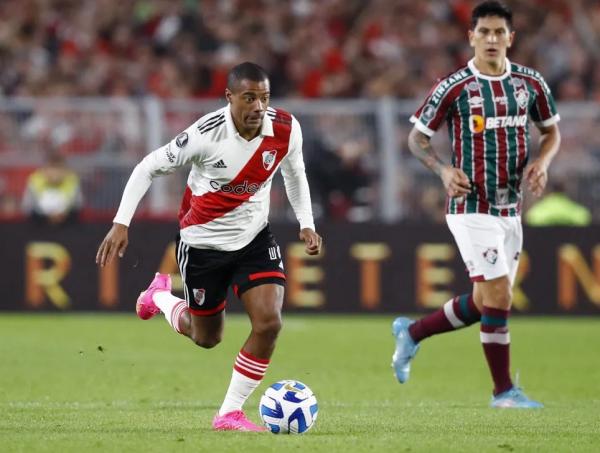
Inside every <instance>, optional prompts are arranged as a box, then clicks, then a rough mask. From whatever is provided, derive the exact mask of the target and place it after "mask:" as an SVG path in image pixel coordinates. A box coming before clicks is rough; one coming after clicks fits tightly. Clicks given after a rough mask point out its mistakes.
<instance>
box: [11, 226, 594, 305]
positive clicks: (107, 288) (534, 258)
mask: <svg viewBox="0 0 600 453" xmlns="http://www.w3.org/2000/svg"><path fill="white" fill-rule="evenodd" d="M176 229H177V227H176V225H175V224H165V223H153V222H137V223H135V224H134V226H132V228H131V231H130V241H131V242H130V246H129V249H128V251H127V254H126V256H125V257H124V258H123V259H122V260H119V262H118V263H116V264H115V265H112V266H109V267H106V268H104V269H99V268H97V267H96V265H95V263H94V258H95V253H96V248H97V246H98V244H99V243H100V241H101V239H102V238H103V237H104V235H105V234H106V232H107V231H108V225H106V224H83V225H78V226H71V227H65V228H54V229H53V228H41V227H35V226H33V225H29V224H16V223H13V224H3V225H0V232H1V234H2V236H1V237H2V246H1V252H2V261H1V263H0V269H1V275H2V277H3V278H2V284H1V285H0V294H1V297H0V301H1V302H0V304H1V305H0V307H1V308H2V309H3V310H31V311H36V310H45V311H48V310H51V311H56V310H132V309H133V306H134V302H135V299H136V297H137V296H138V294H139V292H140V291H141V290H143V289H145V288H146V287H147V285H148V283H149V281H150V280H151V278H152V276H153V274H154V272H155V271H161V272H169V273H171V274H173V283H174V287H175V288H176V289H178V290H180V289H181V279H180V277H179V274H178V271H177V266H176V263H175V254H174V243H173V238H174V235H175V233H176ZM272 229H273V231H274V232H275V234H276V236H277V238H278V240H279V243H280V245H281V248H282V252H283V254H284V257H285V264H286V272H287V274H288V285H287V291H286V309H287V310H301V311H309V312H323V311H324V312H393V313H401V312H416V311H421V310H425V309H427V308H434V307H438V306H440V305H441V304H442V303H444V302H445V301H446V300H448V299H450V298H451V297H452V296H453V295H455V294H462V293H464V292H466V291H468V290H469V288H470V283H469V281H468V278H467V275H466V272H465V270H464V265H463V263H462V261H461V259H460V256H459V255H458V252H457V249H456V247H455V246H454V242H453V240H452V237H451V235H450V233H449V232H448V230H447V228H446V227H445V226H415V227H411V226H388V225H349V224H337V225H336V224H332V225H329V226H325V227H322V228H321V229H320V233H321V234H322V235H323V237H324V240H325V242H324V243H325V249H324V255H323V256H322V257H317V258H313V257H309V256H307V255H305V254H304V251H303V250H304V248H303V245H302V244H301V243H299V242H298V240H297V228H296V227H295V226H290V225H273V227H272ZM514 295H515V308H516V309H517V310H518V311H521V312H528V313H554V314H561V313H574V314H600V234H599V233H598V228H588V229H575V228H573V229H571V228H548V229H526V231H525V250H524V252H523V254H522V256H521V265H520V269H519V275H518V278H517V282H516V284H515V288H514ZM228 310H231V311H239V310H240V303H239V302H238V301H237V300H235V298H233V297H231V298H230V299H229V303H228Z"/></svg>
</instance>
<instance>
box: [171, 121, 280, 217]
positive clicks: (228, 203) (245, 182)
mask: <svg viewBox="0 0 600 453" xmlns="http://www.w3.org/2000/svg"><path fill="white" fill-rule="evenodd" d="M278 113H279V111H278ZM278 116H279V115H278ZM280 117H281V118H282V119H284V120H285V116H284V115H280ZM273 130H274V132H275V135H274V136H273V137H265V138H263V141H262V143H261V145H260V146H259V147H258V149H257V150H256V152H255V153H254V154H253V155H252V157H251V158H250V160H249V161H248V162H247V163H246V165H245V166H244V168H242V170H241V171H240V172H239V173H238V174H237V176H236V177H235V178H233V179H232V180H231V181H230V182H229V183H228V184H227V185H228V186H229V187H231V190H230V191H228V192H223V191H222V190H221V189H219V190H218V191H216V192H207V193H205V194H202V195H198V196H195V195H192V196H191V200H190V202H189V209H188V211H187V212H186V213H185V215H183V216H182V217H180V220H179V225H180V227H181V229H183V228H187V227H189V226H191V225H202V224H205V223H208V222H211V221H212V220H214V219H218V218H220V217H223V216H224V215H226V214H227V213H229V212H231V211H233V210H234V209H235V208H237V207H238V206H240V205H241V204H243V203H245V202H246V201H248V200H249V199H250V197H252V196H253V195H254V194H255V193H256V191H250V190H246V188H249V187H251V186H252V185H254V187H256V186H259V187H260V186H261V185H262V184H263V183H264V182H265V181H266V180H267V179H269V177H270V176H271V174H272V173H273V172H274V171H275V170H276V169H277V167H278V166H279V163H280V162H281V160H282V159H283V158H284V157H285V155H286V154H287V152H288V149H289V141H290V132H291V130H292V128H291V124H286V123H284V122H283V121H282V122H273ZM272 150H275V151H277V153H276V154H275V162H274V163H273V165H270V166H269V169H268V170H267V168H265V167H266V165H265V163H264V157H263V153H264V152H267V151H272ZM237 188H239V190H236V189H237ZM237 192H241V193H237ZM186 195H187V190H186V194H185V195H184V200H185V196H186ZM182 206H183V203H182Z"/></svg>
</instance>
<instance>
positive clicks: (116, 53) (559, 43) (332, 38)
mask: <svg viewBox="0 0 600 453" xmlns="http://www.w3.org/2000/svg"><path fill="white" fill-rule="evenodd" d="M476 3H477V2H474V1H467V0H449V1H437V0H429V1H414V0H371V1H364V0H318V1H317V0H288V1H283V0H218V1H217V0H2V1H1V2H0V219H2V221H3V222H4V223H6V222H8V223H11V224H14V223H15V222H17V223H19V222H22V221H26V219H33V220H34V221H35V222H38V223H46V224H47V223H51V224H61V223H63V222H67V221H69V220H71V221H77V222H81V223H82V224H86V223H94V222H101V223H103V225H109V224H110V221H111V220H112V217H113V215H114V213H115V211H116V208H117V206H118V203H119V200H120V197H121V194H122V190H123V188H124V185H125V182H126V181H127V178H128V177H129V174H130V172H131V170H132V169H133V167H134V166H135V165H136V163H137V162H138V161H139V160H140V159H141V158H142V157H143V156H144V155H145V154H146V153H148V152H150V151H152V150H154V149H156V148H158V147H159V146H161V145H163V144H164V143H166V142H167V141H168V140H170V139H171V138H172V137H174V136H175V135H177V134H178V133H179V132H180V131H182V130H183V129H184V128H186V127H187V126H188V125H190V124H191V123H193V122H194V121H195V120H196V119H198V118H199V117H200V116H201V115H204V114H205V113H208V112H210V111H212V110H214V109H217V108H219V107H221V106H222V105H224V97H223V93H224V89H225V85H226V74H227V72H228V70H229V69H230V68H231V67H232V66H234V65H235V64H238V63H239V62H242V61H246V60H249V61H254V62H257V63H259V64H261V65H262V66H263V67H264V68H265V69H266V70H267V72H268V73H269V74H270V77H271V89H272V94H273V100H272V103H271V104H272V105H273V106H276V107H281V108H284V109H286V110H288V111H290V112H292V113H293V114H294V115H296V116H297V118H298V119H299V120H300V123H301V124H302V127H303V134H304V156H305V161H306V166H307V174H308V178H309V182H310V184H311V190H312V196H313V201H314V210H315V217H316V220H317V225H318V226H319V227H320V228H322V227H323V226H325V225H332V224H339V225H341V226H340V228H342V229H343V228H345V226H350V225H354V224H362V225H366V226H368V225H379V224H387V225H392V226H402V225H407V226H411V225H412V226H423V225H425V226H427V225H440V224H441V225H443V224H444V192H443V188H442V185H441V183H440V181H439V179H438V178H437V177H435V176H434V175H432V174H431V173H430V172H429V171H428V170H427V169H425V168H424V167H423V166H422V165H421V164H420V162H418V161H417V160H416V159H415V158H413V157H412V156H411V155H410V152H409V151H408V148H407V144H406V141H407V134H408V132H409V130H410V124H409V122H408V118H409V117H410V115H411V114H412V113H413V112H414V110H415V109H416V107H417V106H418V103H419V102H420V101H422V100H423V98H424V96H425V95H426V93H427V92H428V90H429V89H430V88H431V87H432V86H433V84H434V83H435V80H436V79H438V78H439V77H443V76H444V75H446V74H448V73H449V72H451V71H453V70H454V69H455V68H457V67H458V66H460V65H463V64H464V63H465V62H466V61H467V60H468V59H469V58H470V57H471V55H472V50H471V49H470V47H469V46H468V42H467V29H468V27H469V21H470V12H471V9H472V7H473V6H474V5H475V4H476ZM507 3H508V4H509V5H510V6H511V7H512V8H513V11H514V26H515V30H516V42H515V45H514V46H513V48H512V49H511V50H510V51H509V58H510V59H511V60H514V61H516V62H518V63H521V64H524V65H527V66H531V67H534V68H535V69H537V70H539V71H540V72H541V73H542V74H543V76H544V77H545V79H546V80H547V82H548V84H549V85H550V87H551V89H552V91H553V93H554V96H555V98H556V100H557V101H558V108H559V112H560V115H561V117H562V121H561V123H560V128H561V132H562V136H563V140H562V146H561V152H560V154H559V155H558V157H557V158H556V159H555V162H554V163H553V166H552V167H551V180H552V181H553V185H552V187H550V188H549V190H550V191H554V192H559V193H560V194H562V195H561V196H564V199H565V200H566V201H567V202H568V203H570V204H568V205H561V206H567V207H566V208H565V207H563V208H561V209H562V211H561V212H563V213H565V212H566V213H567V215H566V217H567V218H566V219H564V218H563V219H559V220H556V219H555V220H552V219H551V220H550V221H548V220H547V219H545V218H542V220H540V221H539V222H538V224H539V225H552V224H556V225H565V224H568V225H579V226H584V225H587V226H589V225H591V224H594V223H595V224H597V223H598V222H600V178H598V174H599V170H600V134H598V133H597V130H598V126H599V125H600V2H598V1H597V0H571V1H567V0H543V1H542V0H530V1H528V2H522V1H521V2H517V1H508V2H507ZM532 132H533V134H532V142H533V150H534V155H535V151H536V146H535V141H536V135H535V127H532ZM434 143H435V144H436V146H437V149H438V150H439V152H440V154H442V155H443V156H444V158H445V159H446V160H447V161H449V160H450V151H449V144H448V142H447V132H446V130H445V128H444V129H443V130H441V131H440V132H439V133H438V134H437V135H436V136H435V138H434ZM187 171H188V170H187V169H185V170H182V171H180V172H179V173H178V174H177V175H176V177H168V178H159V179H157V180H155V183H154V184H153V186H152V187H151V189H150V191H149V194H148V195H147V196H146V198H145V199H144V200H143V202H142V204H141V205H140V207H139V209H138V211H137V218H138V221H139V220H150V221H155V220H158V221H169V222H172V223H173V222H174V221H175V216H176V212H177V209H178V206H179V203H180V199H181V195H182V193H183V189H184V187H185V179H186V177H187ZM53 179H54V180H60V181H63V186H62V188H61V190H62V193H63V195H64V194H65V193H66V194H68V197H67V198H68V200H67V201H65V199H64V197H63V198H60V197H57V196H54V195H52V194H50V195H45V196H43V197H42V196H40V191H41V189H40V187H42V186H43V185H44V182H43V181H44V180H53ZM533 201H534V200H532V199H531V196H530V195H529V194H526V198H525V207H526V211H527V210H528V209H529V207H530V206H531V205H532V203H533ZM65 203H68V204H69V206H70V207H71V212H70V213H69V214H68V215H64V214H61V211H62V210H63V208H64V204H65ZM44 210H45V214H44V215H45V217H46V218H45V219H43V218H40V217H41V216H40V215H39V213H40V212H42V211H44ZM271 211H272V212H271V220H272V221H273V222H276V223H282V224H289V225H290V226H295V225H296V223H295V222H296V221H295V218H294V216H293V213H292V212H291V209H290V208H289V205H288V203H287V199H286V197H285V192H284V189H283V184H282V182H281V178H280V176H277V177H276V181H275V183H274V187H273V193H272V203H271ZM559 211H560V209H559ZM48 213H50V214H48ZM48 217H49V219H48ZM542 217H543V216H542ZM563 217H564V216H563ZM526 218H527V217H526ZM536 219H538V220H539V216H537V217H536ZM534 222H535V219H533V220H531V224H534ZM553 222H554V223H553ZM342 231H343V230H342ZM443 231H445V230H443ZM591 231H595V230H591ZM596 237H597V236H596Z"/></svg>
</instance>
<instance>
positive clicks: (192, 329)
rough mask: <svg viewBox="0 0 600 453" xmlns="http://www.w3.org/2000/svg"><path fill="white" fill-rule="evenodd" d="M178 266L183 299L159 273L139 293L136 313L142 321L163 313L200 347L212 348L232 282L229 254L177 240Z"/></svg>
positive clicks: (179, 331) (220, 327)
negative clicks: (230, 282) (194, 246)
mask: <svg viewBox="0 0 600 453" xmlns="http://www.w3.org/2000/svg"><path fill="white" fill-rule="evenodd" d="M176 252H177V256H176V257H177V263H178V265H179V270H180V273H181V277H182V280H183V284H184V299H181V298H179V297H177V296H175V295H173V294H171V278H170V276H169V275H168V274H159V273H157V274H156V276H155V278H154V280H153V281H152V283H151V284H150V286H149V287H148V289H147V290H146V291H144V292H142V293H141V294H140V297H139V299H138V303H137V305H136V310H137V312H138V316H139V317H140V318H142V319H149V318H151V317H153V316H154V315H155V314H157V313H159V312H162V313H163V314H164V316H165V319H166V321H167V322H168V323H169V325H170V326H171V327H172V328H173V329H174V330H175V331H176V332H178V333H181V334H182V335H185V336H187V337H189V338H190V339H191V340H192V341H194V343H196V344H197V345H198V346H201V347H204V348H212V347H214V346H216V345H217V344H218V343H219V342H220V341H221V336H222V332H223V324H224V314H223V310H224V308H225V296H226V294H227V287H228V285H229V281H230V279H231V271H230V269H228V265H227V261H228V260H229V259H230V258H231V254H230V253H228V252H218V251H213V250H200V249H194V248H192V247H189V246H188V245H186V244H184V243H183V242H181V241H180V239H179V238H178V240H177V250H176Z"/></svg>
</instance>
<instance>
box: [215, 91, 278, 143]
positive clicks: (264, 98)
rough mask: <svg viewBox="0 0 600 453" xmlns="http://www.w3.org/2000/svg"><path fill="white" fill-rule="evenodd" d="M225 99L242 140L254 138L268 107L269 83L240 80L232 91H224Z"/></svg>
mask: <svg viewBox="0 0 600 453" xmlns="http://www.w3.org/2000/svg"><path fill="white" fill-rule="evenodd" d="M225 97H226V98H227V101H229V104H230V105H231V116H232V117H233V122H234V123H235V125H236V127H237V128H238V132H239V133H240V135H242V136H243V137H244V138H249V136H250V138H252V137H253V136H255V135H256V134H257V133H258V130H259V129H260V128H261V126H262V122H263V118H264V116H265V113H266V111H267V107H268V106H269V97H270V91H269V81H268V80H263V81H262V82H255V81H253V80H247V79H242V81H241V82H240V83H239V84H238V86H236V87H234V88H233V89H232V90H230V89H227V90H225Z"/></svg>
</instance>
